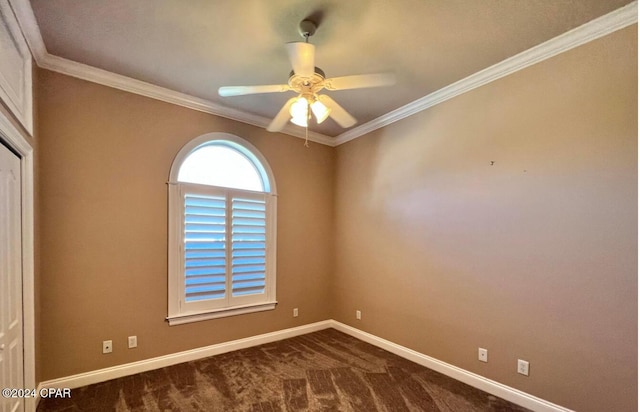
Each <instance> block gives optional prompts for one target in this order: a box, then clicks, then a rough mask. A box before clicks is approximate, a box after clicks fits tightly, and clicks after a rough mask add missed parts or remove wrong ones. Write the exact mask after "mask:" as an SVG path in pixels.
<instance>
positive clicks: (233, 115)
mask: <svg viewBox="0 0 640 412" xmlns="http://www.w3.org/2000/svg"><path fill="white" fill-rule="evenodd" d="M10 4H11V7H12V8H13V10H14V13H15V15H16V17H17V19H18V23H19V25H20V28H21V30H22V32H23V34H24V36H25V39H26V40H27V45H28V46H29V49H30V50H31V54H32V55H33V57H34V59H35V61H36V64H37V65H38V66H39V67H41V68H44V69H48V70H52V71H56V72H59V73H62V74H66V75H69V76H73V77H77V78H79V79H83V80H87V81H90V82H94V83H98V84H102V85H105V86H109V87H113V88H116V89H119V90H123V91H127V92H130V93H135V94H139V95H142V96H146V97H150V98H152V99H157V100H161V101H164V102H167V103H172V104H176V105H179V106H183V107H187V108H190V109H193V110H198V111H201V112H205V113H210V114H213V115H216V116H221V117H225V118H228V119H231V120H236V121H239V122H242V123H247V124H251V125H254V126H257V127H261V128H266V127H267V125H268V124H269V123H270V122H271V119H268V118H266V117H262V116H258V115H255V114H250V113H245V112H242V111H240V110H237V109H231V108H228V107H225V106H222V105H220V104H217V103H214V102H212V101H210V100H205V99H201V98H198V97H195V96H191V95H188V94H186V93H180V92H177V91H174V90H170V89H167V88H164V87H160V86H156V85H153V84H151V83H146V82H143V81H140V80H136V79H132V78H130V77H127V76H122V75H119V74H115V73H112V72H108V71H106V70H102V69H98V68H96V67H92V66H88V65H85V64H82V63H78V62H74V61H71V60H68V59H64V58H62V57H58V56H54V55H51V54H49V53H48V52H47V49H46V46H45V45H44V41H43V40H42V35H41V34H40V29H39V27H38V23H37V21H36V19H35V16H34V14H33V9H32V8H31V4H30V3H29V0H10ZM637 22H638V1H637V0H635V1H633V2H632V3H629V4H627V5H626V6H623V7H621V8H619V9H617V10H614V11H612V12H610V13H608V14H606V15H604V16H601V17H599V18H596V19H594V20H592V21H590V22H588V23H585V24H583V25H582V26H579V27H577V28H575V29H572V30H570V31H568V32H566V33H564V34H561V35H559V36H557V37H554V38H553V39H551V40H548V41H546V42H544V43H541V44H539V45H537V46H534V47H532V48H530V49H528V50H525V51H524V52H522V53H519V54H517V55H515V56H512V57H510V58H508V59H506V60H503V61H501V62H500V63H497V64H495V65H493V66H490V67H488V68H486V69H484V70H481V71H479V72H477V73H475V74H472V75H470V76H468V77H466V78H464V79H462V80H459V81H457V82H455V83H452V84H450V85H448V86H445V87H443V88H442V89H439V90H437V91H435V92H433V93H430V94H428V95H426V96H424V97H421V98H420V99H417V100H415V101H413V102H411V103H409V104H407V105H405V106H402V107H400V108H398V109H395V110H393V111H391V112H389V113H387V114H385V115H382V116H380V117H378V118H376V119H374V120H371V121H369V122H367V123H363V124H361V125H359V126H357V127H354V128H352V129H350V130H347V131H346V132H344V133H342V134H340V135H338V136H336V137H330V136H327V135H324V134H321V133H317V132H312V131H309V134H308V136H305V130H304V129H301V128H299V127H295V126H293V125H287V126H286V127H285V128H284V129H283V130H282V132H281V133H284V134H287V135H290V136H294V137H298V138H301V139H305V138H308V139H309V140H311V141H313V142H316V143H320V144H324V145H327V146H339V145H341V144H343V143H346V142H348V141H350V140H353V139H356V138H358V137H360V136H363V135H365V134H367V133H370V132H372V131H374V130H377V129H380V128H382V127H384V126H387V125H390V124H392V123H395V122H397V121H399V120H402V119H404V118H405V117H408V116H411V115H413V114H416V113H418V112H421V111H423V110H426V109H428V108H430V107H433V106H435V105H437V104H439V103H442V102H445V101H447V100H449V99H451V98H453V97H456V96H458V95H460V94H463V93H466V92H468V91H471V90H473V89H475V88H478V87H480V86H483V85H485V84H488V83H490V82H493V81H494V80H498V79H500V78H502V77H505V76H508V75H510V74H512V73H514V72H517V71H519V70H522V69H524V68H527V67H529V66H532V65H534V64H536V63H540V62H541V61H544V60H546V59H549V58H551V57H553V56H556V55H558V54H560V53H563V52H565V51H568V50H571V49H573V48H575V47H578V46H581V45H583V44H585V43H588V42H590V41H593V40H596V39H598V38H600V37H603V36H606V35H608V34H610V33H613V32H615V31H617V30H620V29H623V28H625V27H628V26H630V25H632V24H635V23H637Z"/></svg>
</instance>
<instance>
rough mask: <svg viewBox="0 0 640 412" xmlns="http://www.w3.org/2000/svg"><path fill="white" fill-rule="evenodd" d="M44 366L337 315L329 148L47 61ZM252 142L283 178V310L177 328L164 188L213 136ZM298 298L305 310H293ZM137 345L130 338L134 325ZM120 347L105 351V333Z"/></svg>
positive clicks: (100, 360) (42, 93) (42, 100)
mask: <svg viewBox="0 0 640 412" xmlns="http://www.w3.org/2000/svg"><path fill="white" fill-rule="evenodd" d="M37 87H38V93H39V102H38V116H39V124H38V128H39V130H40V135H39V143H40V157H39V167H40V184H39V187H38V190H39V192H40V198H39V206H40V210H41V223H40V227H39V230H40V236H41V237H40V239H41V250H40V259H41V280H40V291H39V292H40V307H41V312H42V313H41V315H40V322H39V324H40V342H39V347H40V358H41V362H40V365H39V366H40V368H39V373H38V380H39V381H41V380H48V379H52V378H58V377H63V376H69V375H72V374H76V373H80V372H86V371H91V370H96V369H100V368H105V367H108V366H113V365H118V364H122V363H127V362H132V361H137V360H142V359H147V358H151V357H154V356H160V355H165V354H170V353H174V352H178V351H183V350H187V349H192V348H197V347H202V346H207V345H211V344H215V343H218V342H224V341H229V340H233V339H238V338H243V337H247V336H253V335H257V334H261V333H266V332H271V331H275V330H280V329H285V328H289V327H294V326H298V325H302V324H307V323H312V322H316V321H320V320H325V319H328V318H329V307H328V305H327V304H326V303H327V300H328V296H329V289H328V287H329V283H328V280H329V278H330V271H331V270H332V267H333V266H332V265H333V249H332V243H331V239H332V238H333V233H332V221H333V197H332V193H333V169H334V152H333V149H332V148H329V147H326V146H322V145H318V144H313V143H311V147H310V148H308V149H307V148H305V147H304V146H303V141H302V140H300V139H297V138H293V137H290V136H285V135H279V134H272V133H268V132H266V131H264V130H262V129H259V128H256V127H253V126H249V125H245V124H241V123H237V122H234V121H230V120H227V119H222V118H219V117H216V116H212V115H208V114H205V113H200V112H196V111H193V110H189V109H185V108H180V107H177V106H174V105H171V104H166V103H163V102H159V101H155V100H152V99H148V98H144V97H141V96H137V95H133V94H130V93H126V92H122V91H119V90H115V89H111V88H108V87H104V86H99V85H96V84H93V83H88V82H84V81H81V80H77V79H74V78H71V77H67V76H64V75H60V74H56V73H52V72H49V71H46V70H40V72H39V81H38V84H37ZM216 131H217V132H227V133H232V134H235V135H237V136H240V137H242V138H245V139H247V140H248V141H250V142H251V143H252V144H253V145H255V146H256V147H257V148H258V150H260V151H261V153H262V154H263V155H264V156H265V157H266V158H267V160H268V161H269V163H270V165H271V168H272V170H273V173H274V175H275V179H276V184H277V188H278V195H279V196H278V228H277V229H278V257H277V279H278V289H277V299H278V302H279V303H278V306H277V309H276V310H274V311H267V312H261V313H257V314H250V315H243V316H241V317H231V318H225V319H220V320H210V321H204V322H198V323H191V324H188V325H181V326H172V327H170V326H168V324H167V322H166V321H165V320H164V319H165V317H166V316H167V187H166V182H167V179H168V176H169V169H170V167H171V162H172V161H173V158H174V156H175V155H176V154H177V152H178V151H179V150H180V148H181V147H182V146H183V145H184V144H185V143H187V142H188V141H190V140H191V139H194V138H196V137H198V136H200V135H202V134H205V133H209V132H216ZM294 307H298V308H299V309H300V316H299V317H298V318H295V319H294V318H293V317H292V309H293V308H294ZM129 335H137V336H138V348H136V349H132V350H129V349H126V342H127V336H129ZM106 339H112V340H113V343H114V351H113V353H112V354H109V355H103V354H102V353H101V351H102V341H103V340H106Z"/></svg>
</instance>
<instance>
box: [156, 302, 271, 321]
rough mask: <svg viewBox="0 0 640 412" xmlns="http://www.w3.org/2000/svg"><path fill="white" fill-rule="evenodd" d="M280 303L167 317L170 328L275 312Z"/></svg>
mask: <svg viewBox="0 0 640 412" xmlns="http://www.w3.org/2000/svg"><path fill="white" fill-rule="evenodd" d="M277 303H278V302H269V303H261V304H258V305H251V306H235V307H232V308H223V309H216V310H212V311H209V312H204V313H194V314H188V315H175V316H169V317H167V321H169V326H175V325H182V324H185V323H192V322H200V321H203V320H209V319H218V318H226V317H229V316H236V315H244V314H246V313H253V312H263V311H265V310H273V309H275V308H276V304H277Z"/></svg>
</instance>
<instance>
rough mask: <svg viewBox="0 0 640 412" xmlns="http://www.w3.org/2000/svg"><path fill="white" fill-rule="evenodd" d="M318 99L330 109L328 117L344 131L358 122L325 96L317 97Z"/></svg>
mask: <svg viewBox="0 0 640 412" xmlns="http://www.w3.org/2000/svg"><path fill="white" fill-rule="evenodd" d="M318 99H319V100H320V101H321V102H322V103H323V104H324V105H325V106H327V108H329V109H331V112H330V113H329V116H330V117H331V118H333V120H335V121H336V123H338V124H339V125H340V126H342V127H344V128H345V129H346V128H348V127H351V126H353V125H354V124H356V123H357V122H358V121H357V120H356V118H355V117H353V116H351V115H350V114H349V112H347V111H346V110H344V108H342V106H340V105H339V104H338V103H337V102H336V101H335V100H333V99H332V98H331V97H329V96H327V95H326V94H323V95H320V96H318Z"/></svg>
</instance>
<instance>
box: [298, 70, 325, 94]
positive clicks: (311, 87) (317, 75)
mask: <svg viewBox="0 0 640 412" xmlns="http://www.w3.org/2000/svg"><path fill="white" fill-rule="evenodd" d="M314 69H315V70H314V71H315V72H314V74H313V75H312V76H311V77H303V76H299V75H297V74H295V73H294V72H293V71H291V73H290V74H289V87H291V90H293V91H295V92H297V93H300V94H312V95H313V94H315V93H317V92H319V91H320V90H322V89H323V88H324V80H325V74H324V72H323V71H322V69H320V68H319V67H315V68H314Z"/></svg>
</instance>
